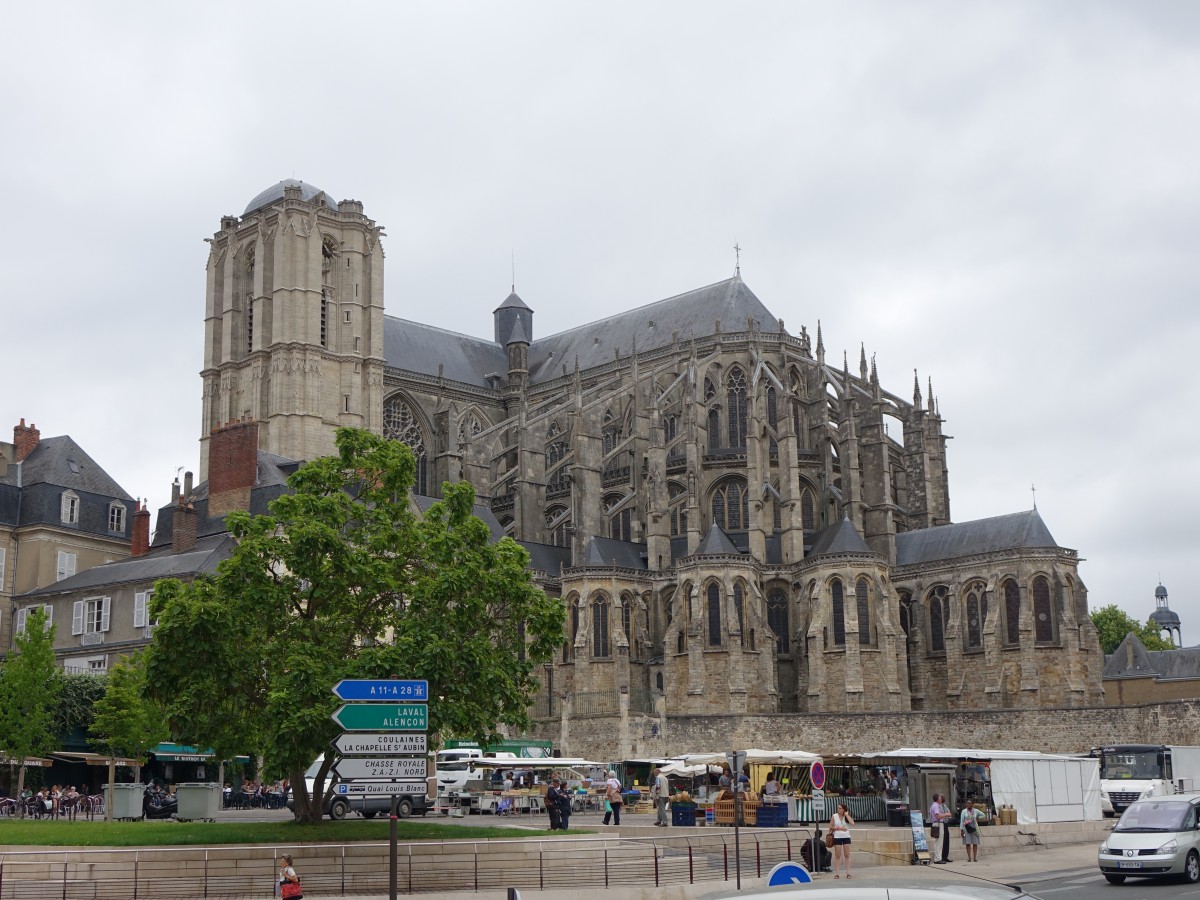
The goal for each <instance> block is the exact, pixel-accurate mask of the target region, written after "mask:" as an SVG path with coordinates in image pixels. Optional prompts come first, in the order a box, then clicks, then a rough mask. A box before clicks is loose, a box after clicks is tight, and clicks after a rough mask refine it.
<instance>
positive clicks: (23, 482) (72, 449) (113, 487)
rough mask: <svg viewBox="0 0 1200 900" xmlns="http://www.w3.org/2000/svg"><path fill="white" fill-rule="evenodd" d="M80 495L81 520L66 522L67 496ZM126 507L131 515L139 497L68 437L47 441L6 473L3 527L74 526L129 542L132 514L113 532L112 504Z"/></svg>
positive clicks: (1, 490)
mask: <svg viewBox="0 0 1200 900" xmlns="http://www.w3.org/2000/svg"><path fill="white" fill-rule="evenodd" d="M68 490H69V491H74V492H75V493H76V494H78V495H79V498H80V501H81V503H80V509H79V522H78V523H77V524H73V525H65V524H64V523H63V522H62V495H63V492H64V491H68ZM112 501H117V502H120V503H124V504H125V506H126V511H127V513H128V514H132V513H133V511H134V499H133V497H131V496H130V495H129V493H128V491H126V490H125V489H124V488H123V487H121V486H120V485H119V484H117V483H116V481H114V480H113V478H112V476H111V475H109V474H108V473H107V472H106V471H104V469H102V468H101V467H100V466H99V465H98V464H97V463H96V461H95V460H94V459H92V458H91V457H90V456H89V455H88V454H87V453H86V452H85V451H84V450H83V448H82V447H80V446H79V444H77V443H76V442H75V441H74V439H72V438H71V437H70V436H68V435H60V436H58V437H49V438H42V439H41V440H40V441H38V445H37V446H36V447H35V448H34V449H33V451H32V452H31V453H30V454H29V456H27V457H26V458H25V459H24V460H23V461H22V462H21V463H19V464H17V463H10V464H9V466H8V471H7V472H5V473H4V474H3V475H0V524H4V525H11V526H13V527H21V526H25V525H37V524H46V525H54V526H55V527H63V528H73V529H77V530H78V531H80V532H82V533H85V534H98V535H104V536H105V537H115V538H124V537H127V536H128V534H129V515H126V517H125V525H124V528H123V530H122V531H121V532H119V533H114V532H110V531H109V530H108V506H109V503H111V502H112Z"/></svg>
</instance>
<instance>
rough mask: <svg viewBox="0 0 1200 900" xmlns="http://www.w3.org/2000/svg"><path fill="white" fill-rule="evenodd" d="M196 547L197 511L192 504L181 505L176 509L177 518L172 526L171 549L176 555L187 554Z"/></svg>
mask: <svg viewBox="0 0 1200 900" xmlns="http://www.w3.org/2000/svg"><path fill="white" fill-rule="evenodd" d="M195 546H196V510H195V509H194V508H193V507H192V505H191V504H187V505H186V506H185V505H184V504H183V503H180V504H179V505H178V506H176V507H175V518H174V521H173V522H172V525H171V549H172V550H173V551H174V552H176V553H187V551H189V550H191V549H192V548H193V547H195Z"/></svg>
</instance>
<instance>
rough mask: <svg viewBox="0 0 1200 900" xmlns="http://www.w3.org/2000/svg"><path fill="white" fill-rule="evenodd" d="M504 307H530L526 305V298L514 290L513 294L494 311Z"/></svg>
mask: <svg viewBox="0 0 1200 900" xmlns="http://www.w3.org/2000/svg"><path fill="white" fill-rule="evenodd" d="M502 309H529V307H528V306H526V305H525V301H524V300H522V299H521V298H520V297H518V296H517V292H516V291H513V292H512V293H511V294H509V295H508V296H507V297H505V298H504V302H503V303H501V304H500V305H499V306H497V307H496V308H495V309H494V310H492V312H499V311H500V310H502ZM532 311H533V310H530V312H532Z"/></svg>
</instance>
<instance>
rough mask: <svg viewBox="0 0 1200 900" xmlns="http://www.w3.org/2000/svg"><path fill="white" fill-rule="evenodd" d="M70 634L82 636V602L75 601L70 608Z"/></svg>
mask: <svg viewBox="0 0 1200 900" xmlns="http://www.w3.org/2000/svg"><path fill="white" fill-rule="evenodd" d="M71 634H83V601H82V600H76V601H75V605H74V606H72V607H71Z"/></svg>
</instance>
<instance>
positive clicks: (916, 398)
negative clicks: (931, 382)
mask: <svg viewBox="0 0 1200 900" xmlns="http://www.w3.org/2000/svg"><path fill="white" fill-rule="evenodd" d="M913 407H914V408H916V409H921V408H922V401H921V377H920V376H919V375H918V374H917V370H916V369H913Z"/></svg>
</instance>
